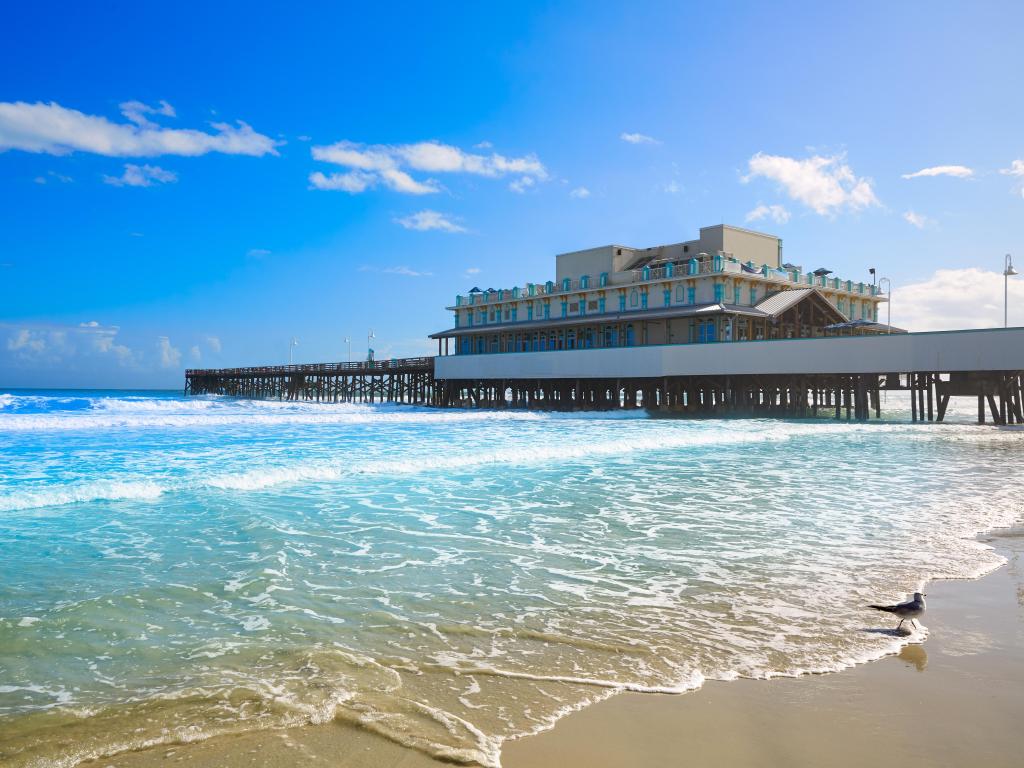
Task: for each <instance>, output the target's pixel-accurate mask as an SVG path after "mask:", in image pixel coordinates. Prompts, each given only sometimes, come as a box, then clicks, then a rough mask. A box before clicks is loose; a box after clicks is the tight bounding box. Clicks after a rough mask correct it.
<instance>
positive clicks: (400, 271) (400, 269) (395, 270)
mask: <svg viewBox="0 0 1024 768" xmlns="http://www.w3.org/2000/svg"><path fill="white" fill-rule="evenodd" d="M381 272H385V273H387V274H389V275H405V276H406V277H430V276H431V275H432V274H434V273H433V272H418V271H416V270H415V269H411V268H410V267H405V266H397V267H385V268H384V269H382V270H381Z"/></svg>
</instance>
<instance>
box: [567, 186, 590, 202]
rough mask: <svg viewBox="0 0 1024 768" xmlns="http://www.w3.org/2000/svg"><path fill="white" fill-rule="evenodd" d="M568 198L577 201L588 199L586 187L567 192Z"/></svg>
mask: <svg viewBox="0 0 1024 768" xmlns="http://www.w3.org/2000/svg"><path fill="white" fill-rule="evenodd" d="M569 197H574V198H576V199H577V200H582V199H584V198H587V197H590V190H589V189H587V188H586V187H576V188H575V189H574V190H572V191H571V192H569Z"/></svg>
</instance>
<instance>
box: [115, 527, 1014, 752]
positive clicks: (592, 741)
mask: <svg viewBox="0 0 1024 768" xmlns="http://www.w3.org/2000/svg"><path fill="white" fill-rule="evenodd" d="M986 541H987V542H988V543H990V544H991V545H992V546H994V547H995V548H996V549H997V551H999V552H1000V553H1001V554H1003V555H1005V556H1006V557H1007V559H1008V563H1007V564H1006V565H1004V566H1003V567H1001V568H999V569H998V570H997V571H995V572H994V573H991V574H989V575H987V576H985V577H983V578H981V579H978V580H973V581H968V580H964V581H937V582H933V583H931V584H929V585H928V588H927V590H928V600H929V610H928V614H927V617H926V620H925V622H924V623H925V625H926V626H927V627H928V629H929V637H928V639H927V641H926V642H925V643H924V644H921V645H910V646H907V647H906V648H905V649H904V650H903V652H902V653H901V654H899V655H898V656H891V657H887V658H884V659H881V660H880V661H877V662H873V663H869V664H864V665H861V666H858V667H855V668H852V669H849V670H846V671H844V672H840V673H836V674H829V675H814V676H804V677H799V678H779V679H774V680H737V681H732V682H714V681H712V682H708V683H707V684H705V685H704V687H703V688H701V689H700V690H699V691H697V692H694V693H691V694H685V695H681V696H666V695H646V694H622V695H619V696H615V697H613V698H612V699H609V700H608V701H605V702H602V703H600V704H597V705H595V706H592V707H588V708H586V709H584V710H582V711H580V712H578V713H574V714H572V715H570V716H568V717H566V718H564V719H562V720H561V721H559V723H558V724H557V726H556V727H555V728H553V729H552V730H550V731H547V732H545V733H541V734H539V735H536V736H532V737H528V738H524V739H520V740H516V741H512V742H509V743H508V744H506V745H505V748H504V750H503V753H502V765H503V766H504V768H548V767H549V766H550V767H551V768H556V767H557V768H564V766H567V765H586V766H592V767H600V766H609V767H611V766H624V765H649V766H655V765H673V764H682V763H686V764H689V765H706V766H719V765H723V766H724V765H728V766H766V765H780V766H781V765H785V766H808V767H810V766H816V767H819V766H862V765H868V764H873V763H883V762H884V763H895V764H899V765H902V766H971V765H982V764H983V765H986V766H991V767H997V766H1011V765H1019V764H1020V763H1019V760H1020V744H1019V738H1018V729H1019V724H1020V722H1021V719H1022V717H1024V531H1022V530H1016V531H1012V532H1005V533H1001V534H1000V535H998V536H991V537H988V538H987V539H986ZM893 624H894V622H891V621H889V617H887V616H884V615H879V621H878V624H877V626H876V627H865V630H869V629H878V628H887V627H889V626H891V625H893ZM169 763H170V764H184V765H194V766H211V767H212V766H226V767H231V766H249V765H281V766H284V765H335V766H355V767H358V768H363V767H364V766H365V767H366V768H369V766H395V767H396V768H398V767H401V768H415V767H417V766H439V765H442V763H440V762H437V761H434V760H431V759H429V758H427V757H425V756H423V755H421V754H419V753H417V752H414V751H412V750H409V749H405V748H402V747H399V746H397V745H395V744H393V743H391V742H389V741H387V740H385V739H383V738H381V737H379V736H376V735H375V734H373V733H371V732H369V731H366V730H363V729H360V728H357V727H354V726H350V725H343V724H337V723H335V724H331V725H327V726H320V727H310V728H301V729H292V730H285V731H278V732H272V733H255V734H248V735H245V736H240V737H234V738H225V739H214V740H210V741H206V742H202V743H196V744H189V745H182V746H176V747H161V748H158V749H152V750H147V751H143V752H136V753H132V754H126V755H122V756H119V757H117V758H116V759H110V760H105V761H103V764H104V765H109V766H113V767H116V768H147V767H148V766H155V765H167V764H169Z"/></svg>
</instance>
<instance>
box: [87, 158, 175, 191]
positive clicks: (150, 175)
mask: <svg viewBox="0 0 1024 768" xmlns="http://www.w3.org/2000/svg"><path fill="white" fill-rule="evenodd" d="M177 180H178V175H177V174H176V173H174V172H173V171H167V170H164V169H163V168H161V167H160V166H159V165H133V164H132V163H126V164H125V166H124V173H122V174H121V175H120V176H104V177H103V182H104V183H105V184H112V185H114V186H115V187H151V186H153V184H172V183H174V182H175V181H177Z"/></svg>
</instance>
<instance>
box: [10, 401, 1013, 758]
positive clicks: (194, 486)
mask: <svg viewBox="0 0 1024 768" xmlns="http://www.w3.org/2000/svg"><path fill="white" fill-rule="evenodd" d="M889 397H890V402H889V403H888V404H887V406H886V412H885V418H884V419H883V420H881V421H871V422H869V423H864V424H858V423H846V422H835V421H831V420H827V419H820V420H800V421H781V420H719V419H708V420H683V419H665V418H659V419H652V418H647V417H646V416H645V415H644V414H643V413H642V412H616V413H612V414H586V413H576V414H551V413H539V412H524V411H485V410H479V411H461V410H430V409H423V408H413V407H409V406H365V405H350V404H338V405H324V404H313V403H281V402H251V401H241V400H232V399H228V398H217V397H209V398H190V399H186V398H183V397H181V396H180V395H179V394H177V393H173V392H128V391H105V392H101V391H39V390H33V391H28V390H6V391H0V763H4V764H5V765H12V766H73V765H76V764H78V763H80V762H82V761H84V760H88V759H92V758H97V757H101V756H110V755H114V754H117V753H118V752H121V751H124V750H128V749H138V748H141V747H144V746H147V745H157V744H174V743H182V742H189V741H195V740H199V739H205V738H209V737H214V736H217V735H220V734H227V733H234V732H238V731H247V730H253V729H272V728H280V727H284V726H294V725H302V724H308V725H309V726H310V727H314V726H316V725H318V724H323V723H328V722H331V721H334V720H343V721H349V722H353V723H357V724H359V725H360V726H361V727H364V728H368V729H370V730H373V731H375V732H377V733H380V734H382V735H384V736H386V737H387V738H390V739H393V740H394V741H396V742H399V743H401V744H405V745H407V746H409V747H410V748H412V749H416V750H420V751H422V752H425V753H427V754H430V755H434V756H438V757H443V758H446V759H449V760H454V761H459V762H469V763H478V764H480V765H483V766H498V765H499V764H500V753H501V746H502V744H503V743H504V742H505V741H507V740H508V739H512V738H517V737H521V736H524V735H527V734H530V733H534V732H537V731H540V730H543V729H546V728H550V727H551V726H552V725H553V724H554V723H555V722H556V721H557V720H558V719H559V718H560V717H562V716H563V715H565V714H566V713H569V712H572V711H574V710H576V709H579V708H581V707H584V706H586V705H588V704H590V703H593V702H596V701H599V700H601V699H603V698H607V697H608V696H612V695H614V694H615V693H617V692H620V691H625V690H631V691H652V692H678V693H681V692H685V691H689V690H693V689H696V688H699V687H700V685H701V684H702V683H703V682H704V681H705V680H712V679H714V680H729V679H734V678H737V677H741V676H745V677H771V676H778V675H798V674H801V673H807V672H826V671H834V670H840V669H843V668H845V667H848V666H850V665H853V664H857V663H860V662H865V661H869V660H872V659H876V658H879V657H881V656H883V655H886V654H890V653H893V652H895V651H897V650H898V649H899V648H900V647H901V645H903V644H905V643H906V642H908V641H910V640H912V639H915V638H905V637H899V636H896V635H894V634H891V633H890V632H888V631H886V630H888V629H891V627H892V625H893V624H894V622H891V621H889V617H888V616H880V615H879V614H877V613H876V612H874V611H871V610H869V609H867V608H866V605H867V604H868V603H871V602H878V601H885V600H896V599H900V598H902V597H904V596H905V595H906V594H907V593H909V592H913V591H914V590H915V589H918V588H919V587H920V586H921V585H922V584H923V583H924V582H925V581H927V580H928V579H933V578H963V577H973V576H977V575H980V574H982V573H984V572H986V571H988V570H991V569H992V568H994V567H996V566H997V565H998V564H999V563H1000V562H1001V561H1000V559H999V557H998V556H997V555H996V554H995V553H994V552H993V551H992V550H990V549H989V548H987V547H986V546H984V545H983V544H981V543H979V542H978V541H977V540H976V539H975V536H976V534H977V533H978V532H979V531H982V530H986V529H991V528H995V527H1002V526H1007V525H1010V524H1012V523H1014V522H1016V521H1018V520H1020V519H1021V517H1022V512H1024V501H1022V500H1024V479H1022V478H1021V475H1020V471H1019V466H1020V459H1021V457H1022V445H1024V443H1022V440H1024V432H1022V431H1020V430H1019V429H1014V428H996V427H992V426H976V425H973V424H971V423H969V422H970V420H971V419H972V418H973V416H974V411H973V408H974V404H973V402H972V401H966V402H965V403H964V404H962V406H961V405H954V406H953V408H952V411H951V414H950V416H951V417H952V418H953V420H954V422H955V423H948V424H912V423H910V418H909V416H910V414H909V410H908V408H907V407H905V403H901V401H900V400H899V399H898V398H895V397H894V396H893V395H890V396H889ZM958 418H959V421H957V419H958ZM925 623H927V620H925ZM926 632H927V630H922V631H921V634H919V635H918V636H917V638H916V639H920V637H921V636H923V635H924V634H926Z"/></svg>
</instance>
